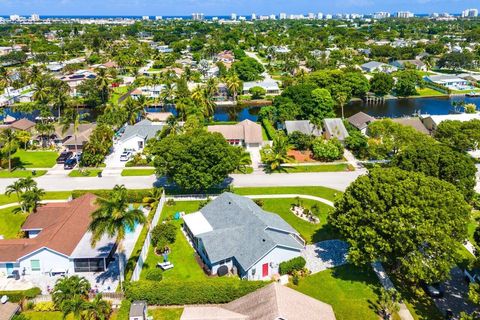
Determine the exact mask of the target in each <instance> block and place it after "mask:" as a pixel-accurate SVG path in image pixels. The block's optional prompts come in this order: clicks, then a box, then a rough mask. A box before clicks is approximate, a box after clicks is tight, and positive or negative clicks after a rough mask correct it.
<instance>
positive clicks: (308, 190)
mask: <svg viewBox="0 0 480 320" xmlns="http://www.w3.org/2000/svg"><path fill="white" fill-rule="evenodd" d="M234 192H235V193H236V194H239V195H261V194H306V195H311V196H316V197H320V198H324V199H327V200H330V201H335V199H336V198H337V197H339V196H340V195H341V194H342V192H341V191H338V190H334V189H330V188H326V187H321V186H318V187H247V188H235V189H234Z"/></svg>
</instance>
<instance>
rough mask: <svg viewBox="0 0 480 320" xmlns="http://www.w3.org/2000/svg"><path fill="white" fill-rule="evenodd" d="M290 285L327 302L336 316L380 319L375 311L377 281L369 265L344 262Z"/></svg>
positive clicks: (338, 319) (340, 318)
mask: <svg viewBox="0 0 480 320" xmlns="http://www.w3.org/2000/svg"><path fill="white" fill-rule="evenodd" d="M291 287H292V288H293V289H295V290H298V291H300V292H302V293H304V294H306V295H309V296H311V297H313V298H315V299H318V300H320V301H323V302H325V303H328V304H330V305H331V306H332V307H333V311H334V312H335V316H336V318H337V320H344V319H345V320H347V319H363V320H367V319H372V320H377V319H380V317H379V316H378V314H377V313H376V311H375V304H376V303H377V301H378V292H379V288H380V283H379V282H378V279H377V277H376V275H375V274H374V273H373V271H372V270H371V269H360V268H357V267H355V266H353V265H343V266H340V267H337V268H333V269H329V270H325V271H322V272H319V273H317V274H314V275H311V276H308V277H306V278H303V279H301V280H300V283H299V285H298V286H294V285H291Z"/></svg>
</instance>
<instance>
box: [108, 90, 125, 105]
mask: <svg viewBox="0 0 480 320" xmlns="http://www.w3.org/2000/svg"><path fill="white" fill-rule="evenodd" d="M127 92H128V87H117V88H115V89H113V93H112V95H111V96H110V99H109V100H110V101H111V102H114V103H117V102H118V99H119V98H120V97H121V96H123V95H124V94H125V93H127Z"/></svg>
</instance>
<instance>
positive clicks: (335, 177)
mask: <svg viewBox="0 0 480 320" xmlns="http://www.w3.org/2000/svg"><path fill="white" fill-rule="evenodd" d="M364 173H365V171H364V170H357V171H353V172H316V173H294V174H291V173H290V174H288V173H275V174H246V175H243V174H242V175H232V176H231V178H232V184H233V186H235V187H278V186H324V187H329V188H332V189H336V190H340V191H343V190H345V189H346V187H348V186H349V185H350V183H352V181H354V180H355V179H356V178H357V177H358V176H359V175H361V174H364ZM15 180H17V179H0V193H4V192H5V188H6V187H7V186H8V185H10V184H12V183H13V182H14V181H15ZM35 180H36V181H37V182H38V185H39V187H40V188H42V189H44V190H46V191H69V190H95V189H111V188H113V187H114V186H115V185H116V184H124V185H125V186H126V187H127V188H129V189H147V188H151V187H152V186H153V185H154V184H155V185H157V186H162V185H164V184H165V179H160V180H157V179H156V178H155V176H146V177H122V176H120V175H115V176H104V177H102V178H97V177H94V178H71V177H68V176H64V175H45V176H42V177H39V178H36V179H35Z"/></svg>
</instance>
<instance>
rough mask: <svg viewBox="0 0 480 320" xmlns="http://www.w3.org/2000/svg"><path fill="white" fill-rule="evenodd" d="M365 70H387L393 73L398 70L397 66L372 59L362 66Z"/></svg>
mask: <svg viewBox="0 0 480 320" xmlns="http://www.w3.org/2000/svg"><path fill="white" fill-rule="evenodd" d="M360 68H362V70H363V71H365V72H386V73H392V72H395V71H397V70H398V68H397V67H395V66H392V65H389V64H386V63H383V62H377V61H370V62H367V63H364V64H362V65H361V66H360Z"/></svg>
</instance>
